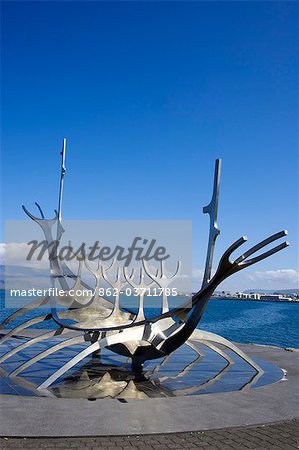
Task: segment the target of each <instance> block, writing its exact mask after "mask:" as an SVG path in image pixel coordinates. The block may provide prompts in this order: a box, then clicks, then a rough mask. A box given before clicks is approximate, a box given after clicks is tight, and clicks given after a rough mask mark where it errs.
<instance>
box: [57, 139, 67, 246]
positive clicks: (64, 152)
mask: <svg viewBox="0 0 299 450" xmlns="http://www.w3.org/2000/svg"><path fill="white" fill-rule="evenodd" d="M65 154H66V138H63V140H62V150H61V152H60V155H61V173H60V185H59V198H58V221H57V240H58V241H59V240H60V238H61V236H62V234H63V232H64V229H63V227H62V225H61V219H62V216H61V210H62V195H63V183H64V176H65V172H66V166H65Z"/></svg>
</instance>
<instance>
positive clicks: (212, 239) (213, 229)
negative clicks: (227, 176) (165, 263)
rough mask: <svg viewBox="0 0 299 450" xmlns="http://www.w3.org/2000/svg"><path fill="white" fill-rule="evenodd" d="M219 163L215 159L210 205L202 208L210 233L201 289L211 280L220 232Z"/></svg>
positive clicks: (219, 160) (219, 161) (218, 160)
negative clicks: (207, 220)
mask: <svg viewBox="0 0 299 450" xmlns="http://www.w3.org/2000/svg"><path fill="white" fill-rule="evenodd" d="M221 163H222V161H221V159H216V162H215V174H214V187H213V195H212V199H211V201H210V203H209V204H208V205H207V206H204V208H203V213H204V214H206V213H208V214H209V216H210V232H209V243H208V250H207V257H206V265H205V273H204V277H203V281H202V288H204V287H205V286H207V284H208V282H209V280H210V279H211V272H212V264H213V255H214V249H215V243H216V239H217V236H218V235H219V234H220V230H219V228H218V226H217V216H218V199H219V188H220V175H221Z"/></svg>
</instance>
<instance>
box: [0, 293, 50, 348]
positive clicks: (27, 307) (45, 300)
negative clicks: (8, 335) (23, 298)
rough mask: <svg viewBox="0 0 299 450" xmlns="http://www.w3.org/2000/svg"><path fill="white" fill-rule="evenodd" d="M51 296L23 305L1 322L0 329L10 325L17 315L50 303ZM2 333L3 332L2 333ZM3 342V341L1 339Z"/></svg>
mask: <svg viewBox="0 0 299 450" xmlns="http://www.w3.org/2000/svg"><path fill="white" fill-rule="evenodd" d="M49 300H50V297H49V296H47V297H43V298H42V299H41V300H34V301H33V302H31V303H28V304H27V305H25V306H23V308H20V309H18V310H17V311H15V312H13V313H12V314H11V315H10V316H8V317H6V319H4V320H3V322H1V324H0V329H2V328H4V327H5V326H6V325H8V324H9V323H10V322H11V321H12V320H14V319H16V318H17V317H19V316H21V315H22V314H25V313H26V312H28V311H31V310H32V309H34V308H38V307H39V306H42V305H46V304H47V303H49ZM0 334H1V333H0ZM0 343H1V341H0Z"/></svg>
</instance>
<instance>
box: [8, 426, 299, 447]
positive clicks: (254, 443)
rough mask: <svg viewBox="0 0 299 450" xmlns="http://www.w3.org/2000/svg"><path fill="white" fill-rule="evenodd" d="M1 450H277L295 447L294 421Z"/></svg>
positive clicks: (30, 443)
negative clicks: (42, 449) (44, 449)
mask: <svg viewBox="0 0 299 450" xmlns="http://www.w3.org/2000/svg"><path fill="white" fill-rule="evenodd" d="M0 446H1V449H2V450H8V449H9V450H12V449H37V448H59V449H68V450H69V449H111V450H113V449H114V450H116V449H123V450H134V449H135V450H139V449H143V450H155V449H157V450H162V449H168V450H169V449H191V448H202V449H204V450H205V449H207V450H208V449H215V450H217V449H223V450H233V449H242V450H243V449H245V450H246V449H248V448H249V449H256V450H257V449H272V450H274V449H277V450H288V449H295V448H299V427H298V421H297V420H290V421H287V422H279V423H274V424H267V425H258V426H248V427H237V428H226V429H219V430H211V431H198V432H196V431H194V432H189V433H169V434H155V435H140V436H138V435H135V436H103V437H101V436H98V437H76V438H1V439H0Z"/></svg>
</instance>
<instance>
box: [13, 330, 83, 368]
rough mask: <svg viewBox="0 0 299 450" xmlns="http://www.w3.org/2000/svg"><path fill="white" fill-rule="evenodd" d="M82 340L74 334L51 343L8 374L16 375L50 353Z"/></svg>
mask: <svg viewBox="0 0 299 450" xmlns="http://www.w3.org/2000/svg"><path fill="white" fill-rule="evenodd" d="M82 342H85V339H84V336H76V337H73V338H70V339H67V340H65V341H62V342H59V343H58V344H55V345H53V346H52V347H50V348H48V349H47V350H44V351H42V352H41V353H39V354H38V355H36V356H34V357H33V358H31V359H29V360H28V361H26V362H25V363H23V364H22V365H21V366H19V367H17V368H16V369H15V370H14V371H13V372H11V373H10V376H12V377H13V376H17V375H18V374H19V373H21V372H23V371H24V370H25V369H28V367H30V366H32V365H33V364H35V363H36V362H38V361H40V360H42V359H44V358H46V357H47V356H49V355H51V354H52V353H55V352H58V351H59V350H61V349H63V348H65V347H69V346H71V345H76V344H81V343H82Z"/></svg>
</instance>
